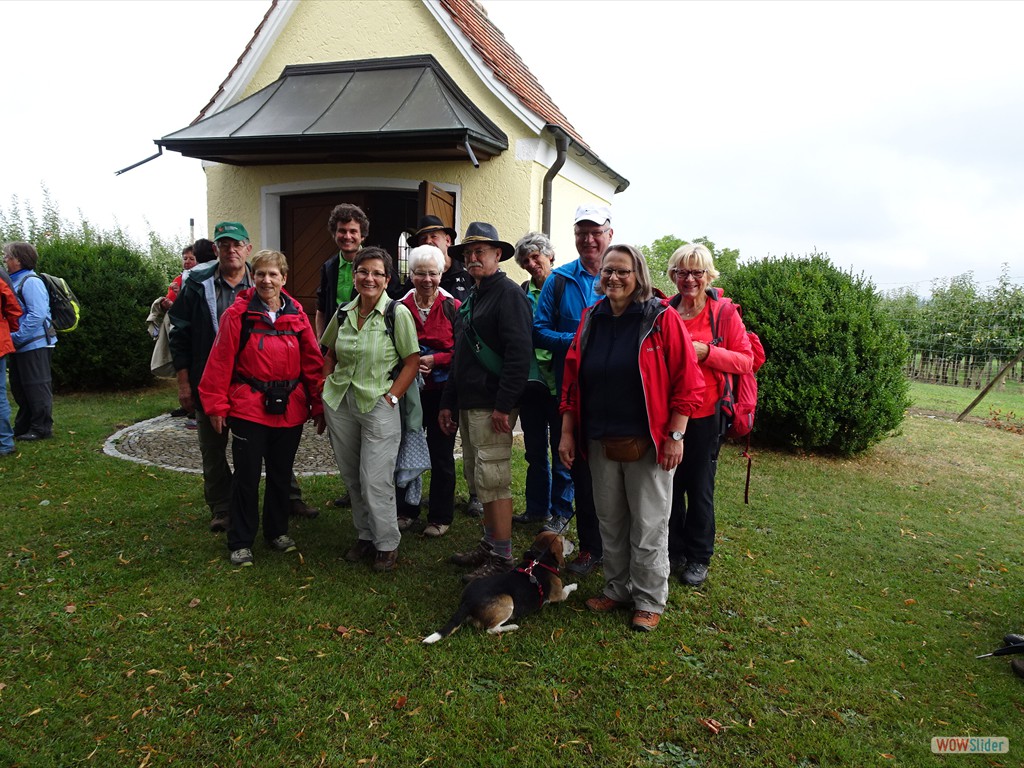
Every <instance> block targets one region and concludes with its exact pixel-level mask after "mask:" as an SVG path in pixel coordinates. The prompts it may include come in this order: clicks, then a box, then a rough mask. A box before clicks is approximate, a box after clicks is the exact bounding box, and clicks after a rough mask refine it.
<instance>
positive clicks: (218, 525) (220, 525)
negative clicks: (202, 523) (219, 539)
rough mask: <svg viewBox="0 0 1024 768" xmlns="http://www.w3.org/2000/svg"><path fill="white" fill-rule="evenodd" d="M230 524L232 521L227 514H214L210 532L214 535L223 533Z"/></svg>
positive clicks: (211, 519)
mask: <svg viewBox="0 0 1024 768" xmlns="http://www.w3.org/2000/svg"><path fill="white" fill-rule="evenodd" d="M230 524H231V520H229V519H228V513H227V512H214V513H213V517H211V518H210V530H211V531H213V532H214V533H223V532H224V531H226V530H227V529H228V526H229V525H230Z"/></svg>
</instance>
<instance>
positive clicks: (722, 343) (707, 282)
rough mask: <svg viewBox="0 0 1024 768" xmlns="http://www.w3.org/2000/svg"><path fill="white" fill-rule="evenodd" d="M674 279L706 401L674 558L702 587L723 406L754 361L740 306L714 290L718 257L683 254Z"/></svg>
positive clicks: (693, 430) (679, 508)
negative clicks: (729, 384) (730, 377)
mask: <svg viewBox="0 0 1024 768" xmlns="http://www.w3.org/2000/svg"><path fill="white" fill-rule="evenodd" d="M668 274H669V277H670V278H672V282H674V283H675V284H676V288H677V289H678V290H679V293H678V294H676V295H675V296H673V297H672V301H671V304H672V306H673V307H675V309H676V311H677V312H678V314H679V317H681V318H682V320H683V325H685V326H686V330H687V331H688V332H689V334H690V339H691V341H692V343H693V350H694V353H695V354H696V356H697V361H698V363H699V364H700V369H701V371H702V373H703V376H704V385H705V386H704V401H703V403H701V406H700V408H698V409H697V411H696V413H694V414H693V418H691V419H690V426H689V427H688V428H687V430H686V455H685V456H684V457H683V462H682V464H681V465H680V466H679V470H678V471H677V472H676V476H675V479H674V480H673V483H672V516H671V519H670V520H669V528H668V555H669V561H670V563H671V565H672V569H673V570H674V571H676V572H678V573H679V580H680V581H681V582H683V584H686V585H688V586H691V587H699V586H700V585H701V584H703V583H704V581H705V579H707V577H708V566H709V564H710V563H711V555H712V554H713V552H714V545H715V473H716V472H717V470H718V449H719V443H720V440H721V436H722V435H723V434H724V431H725V430H724V426H725V425H723V424H722V423H721V416H720V414H718V413H717V412H716V411H717V405H718V401H719V400H720V399H721V397H722V390H723V388H724V386H725V376H726V374H733V373H736V374H742V373H749V372H750V370H751V367H752V366H753V361H754V355H753V352H752V351H751V348H750V341H749V340H748V339H747V329H746V328H745V327H744V325H743V320H742V319H741V318H740V315H739V312H737V311H736V307H735V305H734V304H733V303H732V302H731V301H729V300H728V299H726V298H724V297H722V294H721V291H720V290H718V289H715V288H712V287H711V284H712V283H713V282H714V281H715V279H716V278H717V277H718V270H716V269H715V264H714V261H713V260H712V258H711V252H710V251H709V250H708V249H707V248H705V247H704V246H703V245H700V244H691V245H684V246H682V247H680V248H678V249H676V251H675V253H673V254H672V256H671V257H669V260H668Z"/></svg>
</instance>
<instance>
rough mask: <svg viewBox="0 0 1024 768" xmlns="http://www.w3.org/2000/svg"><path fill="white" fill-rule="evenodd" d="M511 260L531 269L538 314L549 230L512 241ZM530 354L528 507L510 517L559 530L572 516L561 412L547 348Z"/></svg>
mask: <svg viewBox="0 0 1024 768" xmlns="http://www.w3.org/2000/svg"><path fill="white" fill-rule="evenodd" d="M515 260H516V264H518V265H519V266H520V267H522V268H523V270H524V271H526V272H528V273H529V275H530V279H529V280H527V281H526V282H524V283H523V284H522V285H521V286H520V287H521V288H522V289H523V290H524V291H526V296H527V298H529V300H530V307H531V308H532V309H533V314H534V316H536V314H537V302H538V301H539V300H540V292H541V289H542V288H543V287H544V283H545V282H546V281H547V279H548V277H549V276H550V275H551V267H552V266H553V265H554V263H555V248H554V246H553V245H552V244H551V240H549V239H548V237H547V235H544V234H542V233H540V232H530V233H529V234H527V235H524V236H523V237H522V238H521V239H520V240H519V242H518V243H516V253H515ZM533 355H534V358H535V359H536V366H535V367H534V368H531V371H530V374H531V375H530V380H529V381H528V382H527V383H526V390H525V391H524V392H523V397H522V399H521V400H520V401H519V420H520V423H521V424H522V427H523V442H524V444H525V448H526V511H524V512H523V513H522V514H521V515H516V516H515V517H513V518H512V520H513V521H514V522H517V523H528V524H529V523H536V524H543V523H547V522H548V521H553V522H552V527H553V529H554V530H556V531H559V532H561V530H562V529H563V528H565V526H566V525H568V523H569V518H571V517H572V500H573V489H572V478H571V477H569V470H568V469H566V468H565V467H564V466H563V465H562V462H561V461H560V460H559V458H558V440H559V438H560V436H561V434H562V428H561V425H562V417H561V415H560V414H559V413H558V398H557V397H556V392H557V390H556V389H555V372H554V369H553V367H552V364H551V351H550V350H547V349H541V348H539V347H535V348H534V350H533ZM549 446H550V448H551V453H550V456H551V459H550V461H549V459H548V456H549V454H548V447H549Z"/></svg>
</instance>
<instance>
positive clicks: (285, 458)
mask: <svg viewBox="0 0 1024 768" xmlns="http://www.w3.org/2000/svg"><path fill="white" fill-rule="evenodd" d="M252 276H253V282H254V284H255V287H254V288H250V289H246V290H245V291H243V292H242V293H241V294H239V296H238V298H237V299H236V300H235V303H234V304H232V305H231V306H230V307H229V308H228V309H227V311H226V312H224V314H223V315H221V318H220V329H219V330H218V331H217V338H216V339H215V340H214V342H213V348H212V349H211V350H210V358H209V360H208V361H207V363H206V368H205V369H204V371H203V378H202V380H201V381H200V383H199V394H200V396H201V397H202V402H203V409H204V410H205V411H206V413H207V415H208V416H209V418H210V424H211V425H212V426H213V428H214V429H215V430H216V431H217V432H221V431H222V430H223V429H224V428H225V427H229V428H230V429H231V432H232V433H233V435H234V440H232V443H231V455H232V458H233V460H234V473H233V474H232V477H231V504H230V507H229V512H228V515H229V518H230V521H231V524H230V527H229V529H228V548H229V549H230V550H231V563H232V565H240V566H246V565H252V560H253V555H252V545H253V541H254V540H255V538H256V530H257V528H258V527H259V517H258V515H257V505H258V502H259V485H260V473H261V471H262V469H263V465H264V464H265V465H266V473H267V487H266V491H265V493H264V497H263V537H264V538H265V539H266V541H267V543H268V545H269V546H270V548H271V549H274V550H277V551H278V552H294V551H295V550H296V546H295V542H294V541H293V540H292V538H291V537H290V536H289V535H288V491H289V487H290V485H291V476H292V465H293V464H294V463H295V452H296V451H297V450H298V447H299V439H300V438H301V437H302V425H303V423H304V422H305V421H307V420H308V419H310V418H312V419H313V421H314V422H315V423H316V426H317V431H318V432H323V430H324V407H323V403H322V402H321V400H320V391H321V386H322V383H323V365H324V359H323V356H322V355H321V354H320V345H319V344H318V343H317V340H316V336H315V335H314V334H313V329H312V327H311V326H310V324H309V318H308V317H307V316H306V313H305V311H303V309H302V307H300V306H298V305H297V304H296V303H295V301H294V299H292V297H291V296H289V295H288V294H287V293H285V292H284V291H283V290H282V288H283V287H284V283H285V280H286V279H287V276H288V262H287V260H286V259H285V257H284V254H283V253H279V252H278V251H260V252H259V253H257V254H256V255H255V256H254V257H253V259H252Z"/></svg>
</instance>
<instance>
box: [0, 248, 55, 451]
mask: <svg viewBox="0 0 1024 768" xmlns="http://www.w3.org/2000/svg"><path fill="white" fill-rule="evenodd" d="M3 258H4V265H3V267H2V268H0V387H2V390H0V456H8V455H11V454H13V453H14V451H15V444H14V441H15V440H24V441H26V442H31V441H34V440H46V439H48V438H50V437H52V436H53V384H52V376H51V372H50V364H51V361H52V358H53V348H54V346H55V345H56V343H57V333H56V331H55V330H54V328H53V324H52V322H51V315H50V297H49V292H48V291H47V288H46V285H45V283H44V282H43V279H42V278H41V277H40V276H39V274H38V273H37V272H36V266H37V265H38V263H39V254H38V253H37V252H36V249H35V248H34V247H33V246H32V245H31V244H30V243H25V242H20V241H19V242H10V243H6V244H5V245H4V246H3ZM8 371H9V372H10V382H11V394H12V395H13V396H14V402H15V404H16V405H17V406H18V412H17V414H16V415H15V417H14V421H13V422H12V421H11V406H10V402H9V401H8V399H7V375H6V373H7V372H8Z"/></svg>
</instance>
